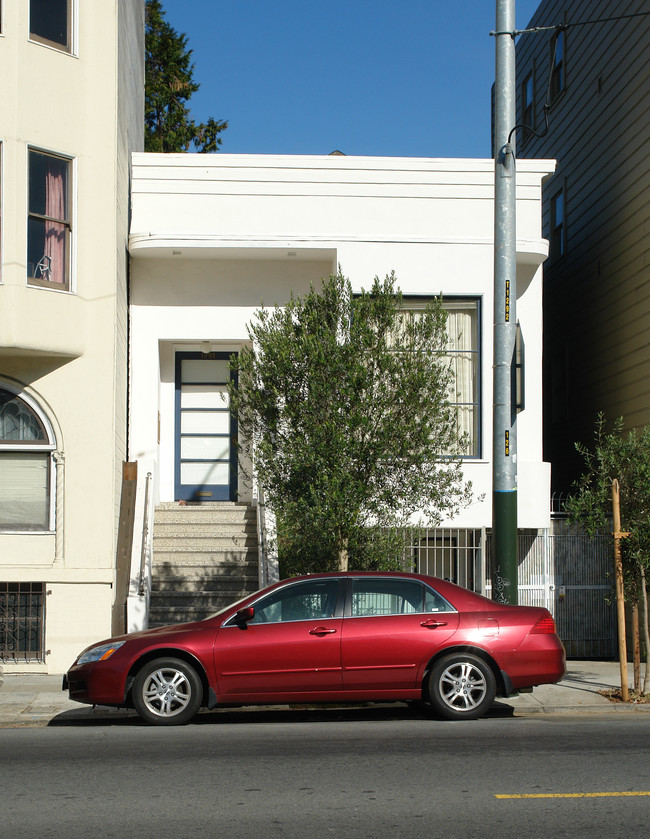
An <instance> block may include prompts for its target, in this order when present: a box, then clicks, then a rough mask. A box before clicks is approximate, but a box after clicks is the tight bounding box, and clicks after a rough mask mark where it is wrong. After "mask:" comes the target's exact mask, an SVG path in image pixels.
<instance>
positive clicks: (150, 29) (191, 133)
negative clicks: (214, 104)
mask: <svg viewBox="0 0 650 839" xmlns="http://www.w3.org/2000/svg"><path fill="white" fill-rule="evenodd" d="M191 59H192V50H191V49H188V46H187V36H186V35H184V34H181V33H178V32H176V30H175V29H174V28H173V27H172V26H170V24H169V23H168V22H167V21H166V19H165V12H164V10H163V7H162V4H161V2H160V0H146V6H145V151H152V152H185V151H199V152H213V151H217V149H218V147H219V146H220V145H221V136H220V134H221V132H222V131H224V130H225V129H226V128H227V127H228V123H227V122H225V121H223V120H215V119H213V118H212V117H210V118H209V119H208V120H207V122H204V123H203V122H202V123H195V122H194V120H193V119H192V118H191V116H190V110H189V108H188V106H187V104H186V103H187V101H188V100H189V99H190V97H191V96H192V94H193V93H196V91H197V90H198V89H199V84H198V82H195V81H194V65H193V64H192V63H191Z"/></svg>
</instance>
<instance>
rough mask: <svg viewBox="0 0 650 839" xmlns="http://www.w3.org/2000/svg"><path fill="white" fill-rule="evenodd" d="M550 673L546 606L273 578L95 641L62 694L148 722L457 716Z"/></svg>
mask: <svg viewBox="0 0 650 839" xmlns="http://www.w3.org/2000/svg"><path fill="white" fill-rule="evenodd" d="M564 671H565V654H564V648H563V646H562V642H561V641H560V639H559V638H558V636H557V635H556V632H555V623H554V621H553V618H552V617H551V614H550V613H549V612H548V611H547V610H546V609H542V608H537V607H526V606H503V605H500V604H498V603H495V602H494V601H492V600H488V599H487V598H485V597H482V596H481V595H478V594H474V593H473V592H471V591H468V590H467V589H464V588H461V587H459V586H457V585H454V584H453V583H449V582H446V581H444V580H439V579H437V578H435V577H427V576H424V575H421V574H407V573H392V572H380V573H373V572H365V573H355V572H348V573H339V574H318V575H313V576H309V577H296V578H294V579H291V580H284V581H283V582H280V583H277V584H275V585H273V586H270V587H269V588H267V589H264V590H263V591H258V592H257V593H256V594H252V595H250V596H248V597H246V598H244V599H243V600H240V601H239V602H238V603H233V604H232V605H231V606H228V607H227V608H225V609H223V610H222V611H221V612H218V613H217V614H216V615H213V616H212V617H210V618H207V619H206V620H202V621H195V622H193V623H183V624H179V625H177V626H165V627H162V628H160V629H149V630H146V631H144V632H135V633H133V634H132V635H122V636H120V637H119V638H111V639H110V640H108V641H102V642H101V643H99V644H95V645H93V646H91V647H88V648H87V649H86V650H84V651H83V652H82V653H81V655H80V656H79V658H77V660H76V661H75V663H74V664H73V666H72V667H71V668H70V670H69V671H68V673H67V675H66V676H65V677H64V689H68V690H69V692H70V698H71V699H75V700H77V701H78V702H86V703H89V704H98V705H117V706H129V707H133V708H135V710H136V711H137V712H138V714H139V715H140V716H141V717H142V719H143V720H145V721H146V722H149V723H154V724H157V725H181V724H183V723H187V722H189V720H191V719H192V717H193V716H194V715H195V714H196V712H197V711H198V710H199V708H201V707H207V708H215V707H217V706H227V705H252V704H268V703H274V704H275V703H287V702H358V701H367V700H382V701H387V700H400V701H405V700H406V701H409V700H421V701H424V702H425V703H427V704H428V705H430V706H431V707H432V709H433V711H434V712H435V713H436V714H437V715H439V716H441V717H444V718H446V719H453V720H458V719H475V718H476V717H480V716H482V715H483V714H485V713H486V711H487V710H488V709H489V708H490V706H491V705H492V702H493V700H494V698H495V696H508V695H510V694H511V693H512V692H513V691H517V690H519V689H521V688H530V687H532V686H533V685H540V684H544V683H547V682H557V681H559V680H560V679H561V678H562V676H563V675H564Z"/></svg>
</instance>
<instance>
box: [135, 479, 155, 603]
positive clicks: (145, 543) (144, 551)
mask: <svg viewBox="0 0 650 839" xmlns="http://www.w3.org/2000/svg"><path fill="white" fill-rule="evenodd" d="M150 499H151V472H147V477H146V479H145V483H144V510H143V512H142V544H141V545H140V585H139V586H138V594H139V595H140V597H144V595H145V594H146V593H147V588H148V581H150V580H151V553H152V552H151V539H150V538H149V504H150Z"/></svg>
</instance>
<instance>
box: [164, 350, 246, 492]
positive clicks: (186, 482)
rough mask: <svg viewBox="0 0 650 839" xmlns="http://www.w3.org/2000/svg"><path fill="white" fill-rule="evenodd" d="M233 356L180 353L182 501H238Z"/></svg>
mask: <svg viewBox="0 0 650 839" xmlns="http://www.w3.org/2000/svg"><path fill="white" fill-rule="evenodd" d="M230 356H231V353H224V352H211V353H206V354H203V353H199V352H180V353H176V459H175V476H174V483H175V498H176V500H177V501H182V500H184V501H235V500H236V498H237V451H236V447H235V445H234V443H235V440H236V437H237V418H236V417H235V416H234V414H233V412H232V411H231V410H230V402H229V398H228V383H229V381H230V380H231V378H233V377H234V374H233V372H232V371H231V369H230V360H229V359H230Z"/></svg>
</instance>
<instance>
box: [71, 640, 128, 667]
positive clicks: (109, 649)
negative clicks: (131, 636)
mask: <svg viewBox="0 0 650 839" xmlns="http://www.w3.org/2000/svg"><path fill="white" fill-rule="evenodd" d="M123 643H124V641H114V642H113V643H111V644H100V645H99V646H98V647H91V648H90V649H89V650H86V652H84V653H81V655H80V656H79V658H78V659H77V664H88V662H89V661H106V659H107V658H110V657H111V656H112V655H113V653H114V652H115V650H119V648H120V647H121V646H122V644H123Z"/></svg>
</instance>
